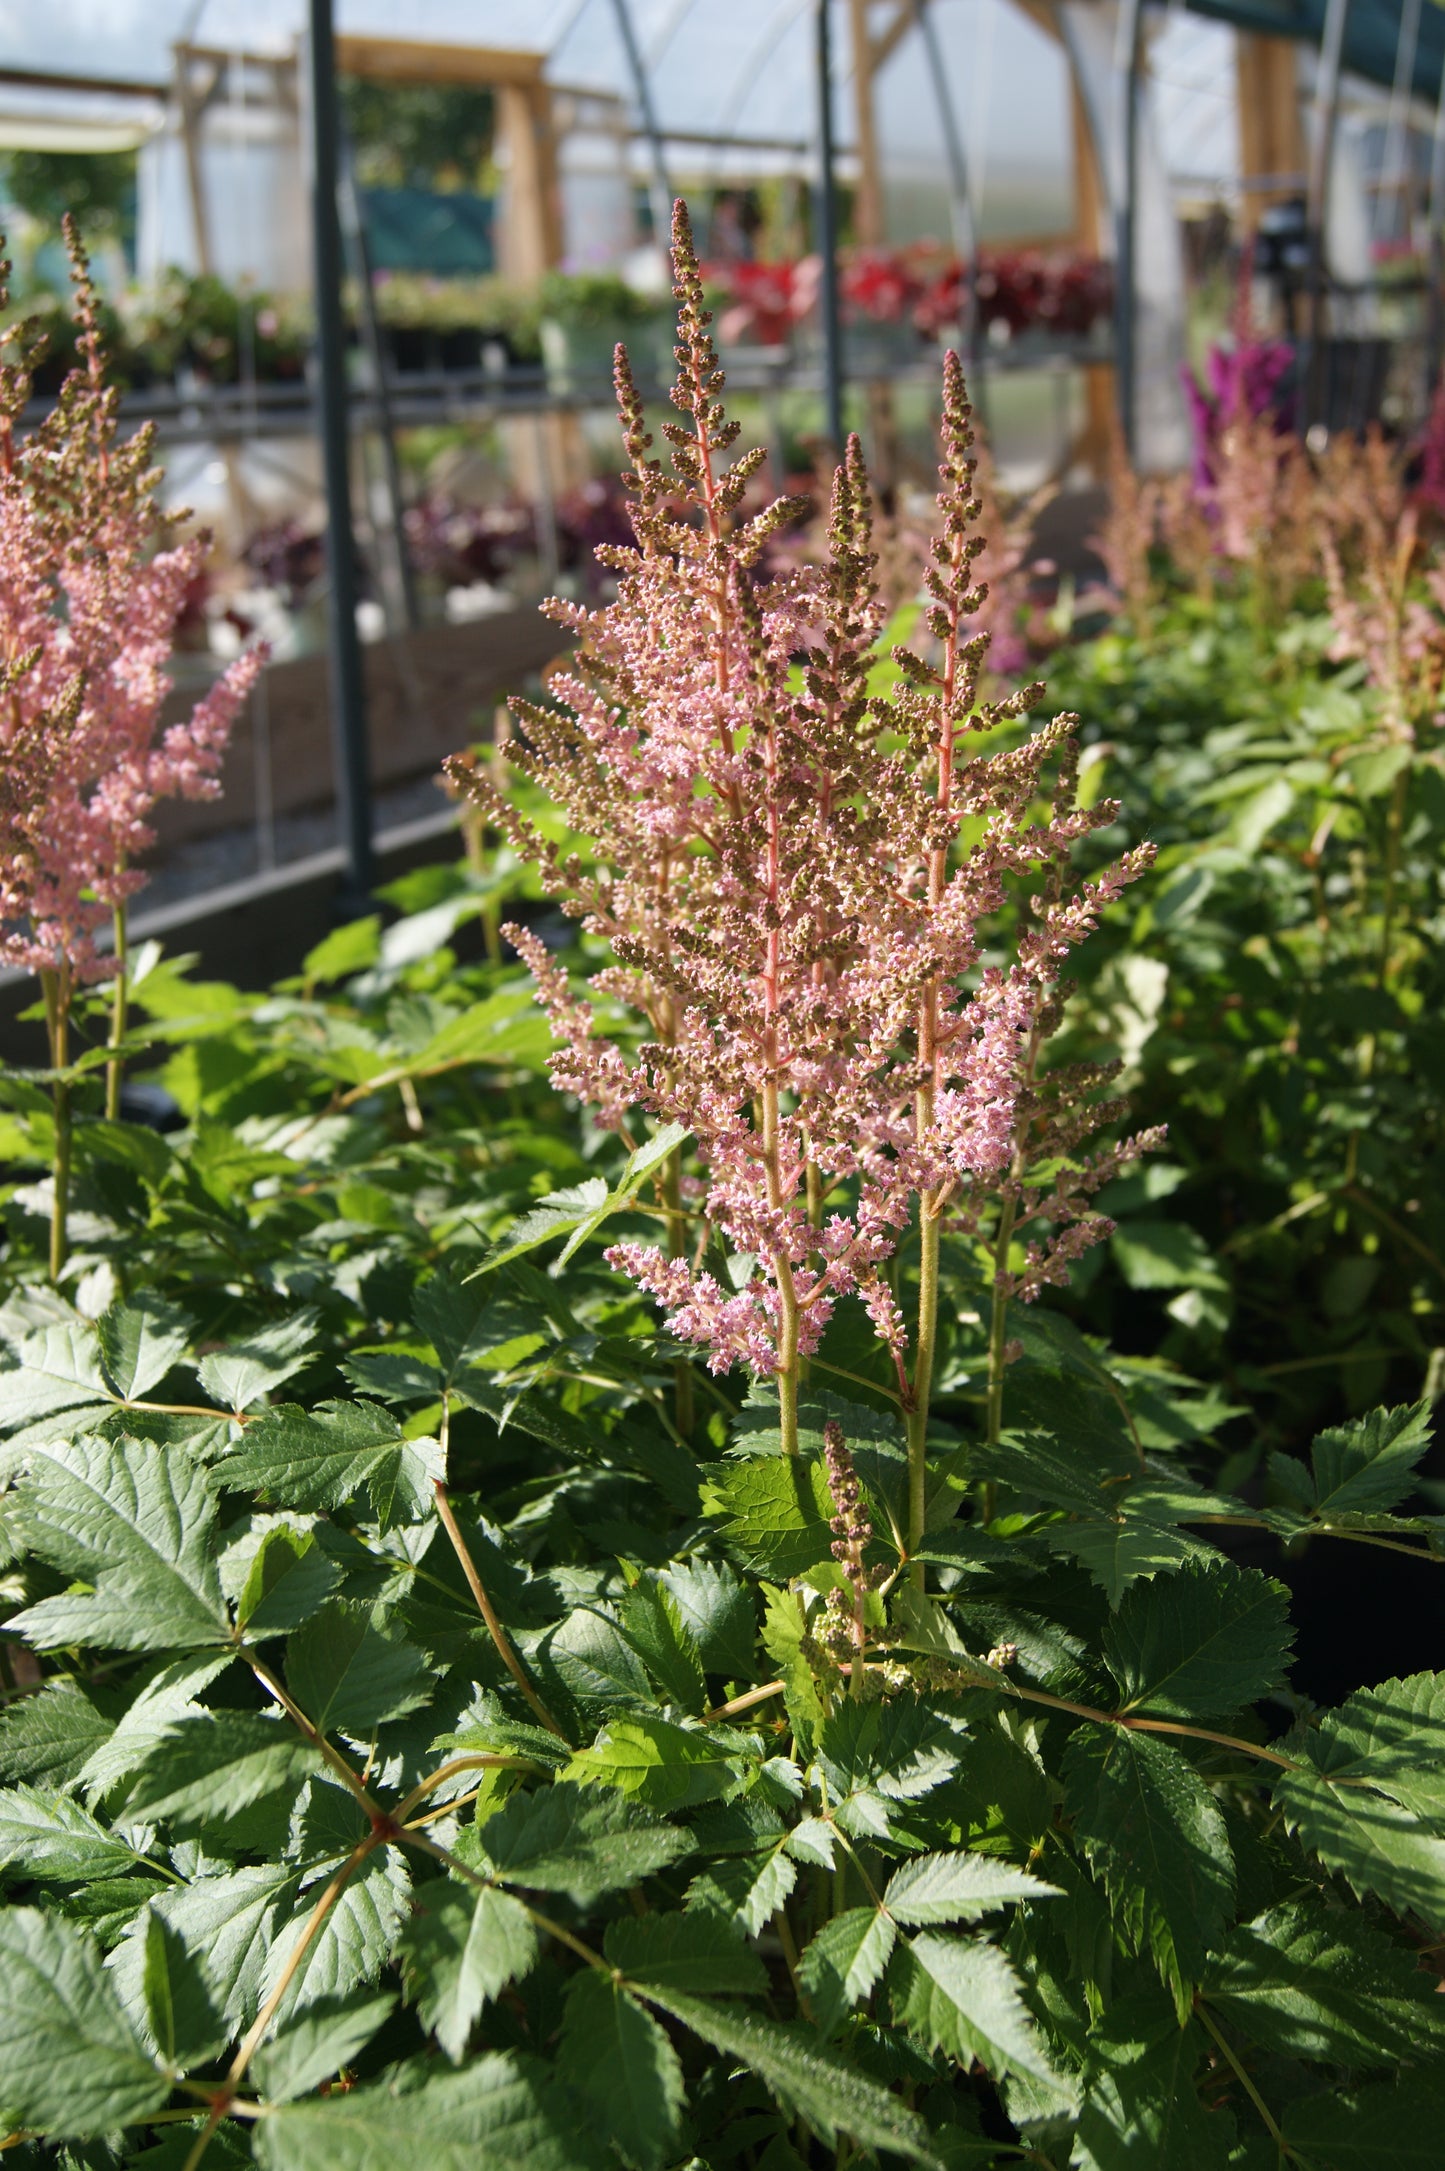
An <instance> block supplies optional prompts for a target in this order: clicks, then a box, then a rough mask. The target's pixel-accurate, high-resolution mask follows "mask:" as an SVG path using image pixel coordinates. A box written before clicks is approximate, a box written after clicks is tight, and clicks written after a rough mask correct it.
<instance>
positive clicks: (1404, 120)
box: [1370, 0, 1421, 241]
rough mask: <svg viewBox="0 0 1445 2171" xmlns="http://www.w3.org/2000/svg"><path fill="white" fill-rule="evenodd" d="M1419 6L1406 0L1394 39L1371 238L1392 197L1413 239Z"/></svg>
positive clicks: (1406, 233) (1415, 0)
mask: <svg viewBox="0 0 1445 2171" xmlns="http://www.w3.org/2000/svg"><path fill="white" fill-rule="evenodd" d="M1420 6H1421V0H1403V5H1402V6H1401V9H1400V21H1399V26H1398V35H1397V37H1396V40H1395V80H1394V83H1393V84H1392V86H1391V89H1390V111H1389V118H1388V119H1387V121H1386V123H1385V157H1384V165H1383V171H1382V172H1381V175H1380V193H1379V195H1378V196H1377V197H1376V199H1375V215H1374V217H1373V218H1372V219H1371V221H1370V228H1371V236H1372V238H1374V237H1375V236H1376V235H1377V234H1378V231H1379V223H1380V208H1381V205H1382V204H1387V203H1389V201H1390V200H1391V198H1392V197H1393V198H1395V200H1396V201H1398V203H1399V205H1400V210H1401V221H1400V223H1401V225H1402V226H1403V228H1404V238H1405V240H1407V241H1408V240H1409V239H1410V220H1411V210H1412V203H1411V199H1412V197H1413V195H1414V191H1413V189H1412V188H1411V186H1410V161H1409V157H1408V148H1409V146H1408V131H1409V126H1410V98H1411V95H1412V93H1413V91H1414V87H1415V53H1416V50H1417V48H1418V46H1419V42H1420ZM1386 238H1387V239H1388V238H1389V237H1388V236H1387V237H1386Z"/></svg>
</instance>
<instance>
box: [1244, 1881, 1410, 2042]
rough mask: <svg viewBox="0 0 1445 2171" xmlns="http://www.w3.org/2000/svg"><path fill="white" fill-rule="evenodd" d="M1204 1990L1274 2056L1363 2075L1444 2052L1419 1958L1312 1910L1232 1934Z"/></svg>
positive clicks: (1356, 1925)
mask: <svg viewBox="0 0 1445 2171" xmlns="http://www.w3.org/2000/svg"><path fill="white" fill-rule="evenodd" d="M1203 1992H1204V1996H1205V1997H1206V1998H1207V1999H1208V2001H1209V2003H1210V2004H1211V2005H1212V2006H1214V2007H1215V2008H1216V2010H1217V2011H1218V2012H1219V2013H1221V2014H1222V2015H1223V2016H1224V2018H1225V2019H1227V2020H1229V2021H1230V2022H1232V2024H1233V2025H1234V2026H1235V2027H1237V2028H1238V2029H1240V2031H1241V2032H1242V2033H1243V2034H1245V2035H1247V2036H1248V2037H1249V2038H1250V2039H1251V2040H1252V2041H1253V2042H1255V2043H1258V2044H1259V2045H1260V2047H1261V2048H1262V2049H1263V2050H1265V2051H1267V2052H1269V2053H1270V2054H1271V2055H1273V2056H1276V2057H1282V2058H1310V2059H1314V2060H1316V2061H1317V2062H1318V2063H1320V2064H1323V2065H1342V2066H1351V2067H1353V2068H1355V2069H1356V2070H1363V2071H1368V2070H1369V2069H1370V2068H1371V2067H1372V2066H1391V2067H1394V2066H1398V2065H1409V2064H1413V2063H1415V2062H1416V2061H1418V2060H1422V2059H1428V2058H1430V2057H1432V2056H1433V2057H1437V2058H1438V2057H1439V2055H1440V2053H1441V2051H1442V2050H1445V2013H1441V2011H1440V2009H1439V2008H1440V2003H1441V2001H1440V1999H1439V1997H1438V1996H1437V1995H1436V1994H1435V1988H1434V1978H1433V1977H1432V1976H1430V1975H1427V1974H1425V1973H1424V1972H1423V1971H1422V1969H1421V1967H1420V1964H1419V1960H1418V1958H1417V1956H1416V1954H1415V1953H1414V1952H1413V1951H1412V1950H1410V1949H1408V1948H1406V1947H1404V1946H1401V1945H1395V1944H1392V1943H1391V1942H1390V1940H1389V1938H1387V1937H1385V1936H1384V1935H1383V1934H1382V1933H1381V1932H1380V1931H1379V1930H1377V1929H1375V1928H1374V1926H1373V1925H1372V1924H1371V1923H1369V1922H1367V1921H1366V1920H1365V1919H1364V1918H1363V1917H1362V1916H1359V1915H1350V1914H1347V1913H1346V1912H1345V1911H1344V1909H1342V1908H1329V1909H1325V1908H1323V1907H1321V1906H1320V1905H1319V1903H1318V1902H1310V1901H1305V1900H1299V1901H1290V1902H1287V1903H1286V1904H1284V1905H1283V1906H1279V1907H1271V1908H1268V1909H1267V1910H1266V1911H1265V1913H1264V1914H1262V1915H1257V1916H1256V1917H1255V1919H1254V1920H1253V1922H1245V1923H1241V1924H1240V1925H1239V1927H1238V1928H1237V1929H1235V1930H1232V1931H1231V1932H1230V1935H1229V1938H1228V1940H1227V1942H1226V1943H1225V1944H1224V1946H1223V1947H1222V1948H1221V1949H1220V1951H1218V1952H1217V1953H1215V1954H1214V1955H1213V1956H1212V1958H1211V1960H1210V1963H1209V1968H1208V1971H1207V1973H1206V1975H1205V1978H1204V1984H1203Z"/></svg>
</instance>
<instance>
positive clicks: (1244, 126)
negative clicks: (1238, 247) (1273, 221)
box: [1234, 31, 1305, 235]
mask: <svg viewBox="0 0 1445 2171" xmlns="http://www.w3.org/2000/svg"><path fill="white" fill-rule="evenodd" d="M1234 74H1235V92H1236V96H1237V98H1238V101H1239V168H1240V178H1241V179H1242V180H1243V181H1244V182H1245V183H1246V184H1247V183H1249V182H1251V181H1261V180H1268V181H1270V182H1274V183H1277V184H1279V185H1277V186H1274V187H1270V188H1250V187H1248V186H1246V188H1245V191H1244V197H1243V201H1242V203H1241V205H1240V226H1241V228H1242V230H1243V232H1244V233H1245V234H1247V235H1253V234H1254V233H1256V232H1257V231H1258V228H1259V219H1260V213H1261V212H1262V211H1264V210H1265V209H1266V207H1267V206H1268V205H1270V204H1274V203H1279V202H1280V201H1281V200H1282V199H1283V198H1285V197H1287V196H1298V195H1299V194H1300V191H1301V186H1302V183H1303V179H1304V171H1305V139H1304V123H1303V121H1302V119H1301V116H1300V102H1299V73H1298V66H1297V61H1296V48H1295V44H1294V41H1293V40H1292V39H1290V38H1266V37H1256V36H1254V35H1252V34H1249V33H1246V32H1244V31H1240V32H1239V33H1238V34H1237V36H1236V39H1235V61H1234Z"/></svg>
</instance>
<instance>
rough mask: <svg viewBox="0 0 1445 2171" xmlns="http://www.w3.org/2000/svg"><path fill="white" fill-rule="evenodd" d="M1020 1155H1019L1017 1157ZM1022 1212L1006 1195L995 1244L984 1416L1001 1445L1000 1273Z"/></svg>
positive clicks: (993, 1442)
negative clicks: (986, 1402) (986, 1400)
mask: <svg viewBox="0 0 1445 2171" xmlns="http://www.w3.org/2000/svg"><path fill="white" fill-rule="evenodd" d="M1017 1159H1018V1156H1017V1155H1015V1160H1017ZM1017 1214H1018V1202H1017V1200H1016V1199H1015V1198H1013V1197H1012V1196H1010V1197H1008V1198H1006V1199H1005V1200H1004V1202H1003V1204H1002V1206H1001V1207H1000V1209H999V1217H998V1231H997V1234H996V1235H995V1237H994V1245H993V1308H992V1310H991V1311H990V1313H989V1322H988V1406H987V1410H986V1412H985V1416H984V1443H985V1445H986V1446H988V1447H997V1445H998V1438H999V1434H1000V1433H1001V1432H1002V1431H1003V1383H1004V1372H1005V1370H1006V1369H1007V1368H1006V1366H1005V1363H1004V1354H1005V1351H1006V1350H1007V1348H1008V1298H1007V1296H1006V1295H1005V1294H1004V1292H1003V1290H1002V1289H1001V1288H1000V1287H999V1280H1000V1277H1001V1276H1002V1275H1003V1274H1005V1273H1006V1272H1007V1271H1008V1251H1009V1245H1010V1244H1011V1243H1012V1242H1013V1233H1014V1221H1015V1219H1016V1217H1017ZM981 1506H982V1511H983V1520H984V1521H985V1522H986V1523H990V1522H992V1521H993V1481H992V1479H989V1480H987V1481H986V1482H985V1485H984V1488H983V1497H982V1501H981Z"/></svg>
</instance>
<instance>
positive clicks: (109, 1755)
mask: <svg viewBox="0 0 1445 2171" xmlns="http://www.w3.org/2000/svg"><path fill="white" fill-rule="evenodd" d="M231 1656H232V1654H230V1653H229V1652H223V1653H217V1654H213V1655H210V1656H207V1657H205V1658H173V1659H168V1660H167V1661H166V1662H165V1664H164V1665H161V1666H158V1667H156V1669H155V1671H154V1672H153V1673H152V1674H151V1675H150V1677H149V1679H148V1680H146V1681H145V1682H144V1684H143V1685H142V1687H141V1688H140V1690H139V1692H138V1693H137V1695H136V1697H135V1700H134V1702H133V1703H132V1704H131V1706H130V1709H129V1710H128V1711H126V1712H125V1713H123V1714H122V1716H121V1718H120V1720H119V1722H118V1723H117V1725H116V1727H115V1729H114V1731H113V1732H112V1733H111V1734H110V1736H109V1738H108V1739H107V1740H105V1741H103V1742H102V1743H101V1744H100V1745H99V1747H97V1748H95V1749H93V1750H92V1751H91V1753H90V1755H89V1756H88V1757H87V1758H86V1760H85V1763H84V1764H83V1765H82V1766H81V1768H80V1771H79V1772H78V1773H77V1775H76V1776H77V1779H78V1782H79V1784H80V1785H81V1786H82V1787H83V1788H84V1790H85V1792H86V1794H87V1795H88V1796H89V1798H90V1799H91V1801H98V1800H99V1799H100V1797H101V1795H103V1794H108V1793H109V1792H110V1789H111V1788H112V1787H114V1786H119V1784H120V1783H121V1781H122V1780H124V1779H129V1778H130V1777H131V1776H132V1775H133V1774H134V1773H135V1772H138V1771H139V1770H140V1768H141V1765H142V1764H143V1763H144V1762H145V1760H146V1758H147V1757H148V1756H149V1755H150V1753H151V1751H152V1749H153V1748H154V1747H155V1745H156V1743H157V1742H158V1741H159V1740H160V1739H161V1737H162V1736H163V1735H164V1733H165V1732H166V1729H167V1728H168V1727H169V1726H171V1725H172V1724H173V1722H174V1721H175V1720H177V1719H180V1718H184V1717H186V1716H187V1715H188V1714H190V1713H192V1712H199V1711H202V1710H204V1708H205V1707H204V1706H203V1705H201V1704H198V1703H197V1702H196V1701H195V1699H196V1698H197V1697H198V1696H199V1695H200V1694H201V1693H202V1691H203V1690H205V1689H208V1688H209V1687H210V1685H211V1683H212V1682H213V1681H215V1680H217V1679H218V1678H219V1677H220V1675H221V1674H223V1673H224V1672H225V1670H226V1668H227V1667H228V1666H229V1665H230V1663H231Z"/></svg>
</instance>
